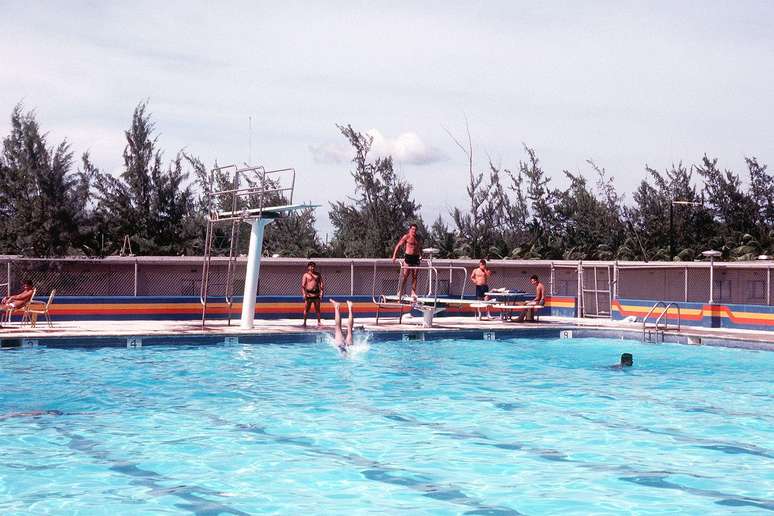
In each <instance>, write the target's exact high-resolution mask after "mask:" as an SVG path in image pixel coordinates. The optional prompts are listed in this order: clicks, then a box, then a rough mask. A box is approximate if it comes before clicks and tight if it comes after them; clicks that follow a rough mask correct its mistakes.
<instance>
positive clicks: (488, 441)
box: [0, 339, 774, 514]
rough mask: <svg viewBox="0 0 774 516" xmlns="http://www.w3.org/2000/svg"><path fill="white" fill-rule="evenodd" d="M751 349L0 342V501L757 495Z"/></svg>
mask: <svg viewBox="0 0 774 516" xmlns="http://www.w3.org/2000/svg"><path fill="white" fill-rule="evenodd" d="M624 351H628V352H631V353H633V354H634V360H635V367H634V368H633V369H632V370H628V371H618V370H611V369H609V368H607V367H606V366H607V365H610V364H613V363H615V362H617V360H618V356H619V355H620V353H622V352H624ZM773 370H774V353H767V352H759V351H747V350H738V349H726V348H708V347H701V348H694V347H690V346H684V345H677V344H659V345H648V344H641V343H639V342H632V341H614V340H600V339H570V340H557V339H510V340H496V341H482V340H435V341H432V342H421V341H409V342H379V343H375V344H372V345H371V347H370V349H368V350H362V351H361V352H360V353H357V354H355V355H354V356H351V357H342V356H341V355H339V354H338V353H337V352H336V351H335V350H334V349H333V348H331V347H330V346H329V345H328V344H325V343H320V344H312V343H307V344H269V345H241V346H240V345H237V346H225V345H224V346H197V347H185V346H182V347H181V346H174V347H171V346H159V347H149V348H140V349H107V348H106V349H96V350H62V349H24V350H12V351H3V352H0V400H1V401H0V434H2V439H3V444H2V447H0V512H2V513H3V514H9V513H35V514H40V513H46V512H50V513H71V512H81V513H84V514H134V513H145V514H147V513H155V512H163V511H166V512H172V513H181V512H182V513H186V512H190V513H195V514H243V513H249V514H252V513H257V512H280V513H298V512H307V513H310V514H321V513H333V512H336V513H338V512H344V511H353V512H355V513H365V512H376V511H379V512H385V513H392V512H394V511H412V512H418V513H439V514H443V513H473V514H515V513H525V514H545V513H559V512H561V513H576V514H606V513H607V514H620V513H622V512H632V513H642V514H660V513H683V514H686V513H692V514H696V513H710V514H711V513H727V512H729V511H734V512H736V513H750V514H753V513H760V512H762V511H763V510H766V509H768V510H774V499H772V492H774V445H772V443H774V430H773V429H774V393H773V392H772V382H771V378H772V376H771V375H772V373H771V371H773Z"/></svg>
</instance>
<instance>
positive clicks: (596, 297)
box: [594, 265, 599, 315]
mask: <svg viewBox="0 0 774 516" xmlns="http://www.w3.org/2000/svg"><path fill="white" fill-rule="evenodd" d="M594 315H599V284H598V283H597V266H596V265H595V266H594Z"/></svg>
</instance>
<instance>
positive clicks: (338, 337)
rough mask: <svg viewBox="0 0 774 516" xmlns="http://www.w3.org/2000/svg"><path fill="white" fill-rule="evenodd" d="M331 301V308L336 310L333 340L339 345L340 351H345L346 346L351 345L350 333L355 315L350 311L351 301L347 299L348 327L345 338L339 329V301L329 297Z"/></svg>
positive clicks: (353, 326) (352, 329) (352, 330)
mask: <svg viewBox="0 0 774 516" xmlns="http://www.w3.org/2000/svg"><path fill="white" fill-rule="evenodd" d="M331 303H333V309H334V310H335V312H336V320H335V322H334V331H335V334H334V337H333V341H334V342H335V343H336V345H337V346H338V347H339V350H340V351H347V348H348V347H350V346H351V345H352V333H353V332H354V328H355V315H354V314H353V313H352V301H347V310H348V311H349V319H348V320H347V328H348V329H349V333H347V336H346V338H345V337H344V332H342V331H341V303H339V302H338V301H334V300H333V299H331Z"/></svg>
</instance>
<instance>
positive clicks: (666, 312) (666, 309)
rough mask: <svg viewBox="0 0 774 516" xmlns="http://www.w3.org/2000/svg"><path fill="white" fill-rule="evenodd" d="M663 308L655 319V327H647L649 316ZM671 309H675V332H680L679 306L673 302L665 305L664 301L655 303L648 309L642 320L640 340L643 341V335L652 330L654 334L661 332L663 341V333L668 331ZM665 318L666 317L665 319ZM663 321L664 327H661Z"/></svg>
mask: <svg viewBox="0 0 774 516" xmlns="http://www.w3.org/2000/svg"><path fill="white" fill-rule="evenodd" d="M659 307H663V310H662V311H661V313H660V314H659V315H658V317H656V322H655V325H654V326H653V327H652V328H649V327H648V319H649V318H650V316H651V315H653V312H655V311H656V309H657V308H659ZM671 307H674V308H676V309H677V331H680V319H681V317H680V305H678V304H677V303H675V302H674V301H672V302H670V303H667V302H666V301H656V302H655V303H654V304H653V306H652V307H650V310H648V313H647V314H646V315H645V317H643V318H642V340H645V334H646V332H647V331H648V330H651V329H654V330H656V332H659V331H661V334H662V339H663V333H664V332H665V331H667V330H668V329H669V309H670V308H671ZM665 316H666V317H665ZM662 319H664V325H663V327H661V326H660V325H661V320H662Z"/></svg>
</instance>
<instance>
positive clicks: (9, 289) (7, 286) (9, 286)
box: [5, 261, 11, 296]
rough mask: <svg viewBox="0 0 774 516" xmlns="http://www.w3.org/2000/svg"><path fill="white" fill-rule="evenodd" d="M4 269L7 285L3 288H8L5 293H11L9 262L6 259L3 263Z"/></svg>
mask: <svg viewBox="0 0 774 516" xmlns="http://www.w3.org/2000/svg"><path fill="white" fill-rule="evenodd" d="M5 269H6V271H7V273H6V276H7V277H8V285H6V286H5V288H6V289H7V290H8V294H7V295H9V296H10V295H11V262H10V261H8V262H6V264H5Z"/></svg>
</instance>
